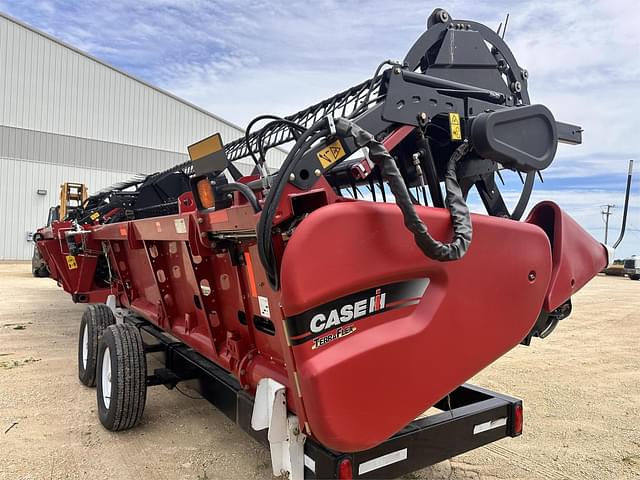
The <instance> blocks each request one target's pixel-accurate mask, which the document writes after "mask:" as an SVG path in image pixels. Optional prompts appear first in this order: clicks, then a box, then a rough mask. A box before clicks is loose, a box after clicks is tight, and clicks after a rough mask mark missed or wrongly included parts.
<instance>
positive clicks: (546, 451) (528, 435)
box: [0, 263, 640, 480]
mask: <svg viewBox="0 0 640 480" xmlns="http://www.w3.org/2000/svg"><path fill="white" fill-rule="evenodd" d="M29 267H30V266H29V265H27V264H6V263H5V264H1V263H0V479H11V480H18V479H58V478H60V479H62V478H65V479H66V478H70V479H76V478H90V479H102V478H118V479H129V478H134V479H142V478H153V479H218V478H219V479H229V478H231V479H235V478H252V479H256V480H258V479H270V478H271V473H270V459H269V452H268V451H267V449H265V448H263V447H262V446H261V445H259V444H257V443H256V442H254V441H253V440H252V439H251V438H249V436H248V435H246V434H245V433H244V432H242V431H241V430H240V429H239V428H237V427H236V426H235V425H234V424H233V423H232V422H230V421H229V420H227V418H226V417H225V416H224V415H223V414H221V413H220V412H218V411H217V410H216V409H215V408H214V407H212V406H211V405H210V404H208V403H207V402H206V401H203V400H195V399H191V398H187V397H185V396H183V395H181V394H180V393H178V392H177V391H175V390H174V391H169V390H166V389H164V388H162V387H156V388H152V389H150V390H149V394H148V400H147V407H146V410H145V413H144V417H143V420H142V424H141V425H140V426H139V427H137V428H135V429H134V430H131V431H129V432H124V433H118V434H114V433H111V432H108V431H106V430H105V429H104V428H102V426H101V425H100V423H99V421H98V419H97V416H96V412H95V409H96V401H95V390H94V389H89V388H86V387H84V386H82V385H81V384H80V383H79V382H78V379H77V373H76V369H77V367H76V355H77V354H76V343H77V330H78V325H79V320H80V316H81V314H82V312H83V308H84V307H82V306H80V305H74V304H73V303H71V300H70V299H69V297H68V296H67V295H66V294H65V293H64V292H63V291H62V290H61V289H59V288H58V287H56V285H55V283H54V282H52V281H51V280H50V279H46V278H43V279H40V278H32V277H31V275H30V270H29ZM473 382H475V383H477V384H479V385H482V386H485V387H488V388H492V389H496V390H498V391H501V392H504V393H508V394H511V395H513V396H517V397H519V398H522V399H523V400H524V406H525V407H524V412H525V433H524V434H523V435H522V436H521V437H519V438H516V439H504V440H502V441H500V442H497V443H494V444H492V445H489V446H487V447H484V448H480V449H478V450H476V451H473V452H469V453H467V454H465V455H461V456H459V457H456V458H454V459H452V460H451V461H447V462H443V463H441V464H439V465H436V466H434V467H432V468H428V469H425V470H422V471H420V472H416V473H414V474H411V475H409V476H407V477H405V478H411V479H427V478H429V479H435V480H441V479H450V480H454V479H492V478H499V479H564V478H569V479H583V478H594V479H625V478H626V479H630V478H640V282H633V281H630V280H628V279H626V278H620V277H604V276H601V277H598V278H596V279H594V280H593V281H592V283H591V284H590V285H588V286H587V287H585V288H584V289H583V290H582V291H581V292H580V293H578V294H577V295H576V296H575V298H574V313H573V314H572V316H571V317H570V318H569V319H567V320H565V321H563V322H562V323H561V324H560V326H559V327H558V328H557V330H556V332H554V334H553V335H551V337H549V338H548V339H546V340H545V341H539V340H538V341H534V344H533V345H532V347H529V348H526V347H517V348H516V349H514V350H513V351H511V352H510V353H509V354H507V355H506V356H504V357H503V358H501V359H500V360H498V361H497V362H496V363H495V364H493V365H492V366H490V367H489V368H487V369H486V370H485V371H483V372H482V373H481V374H480V375H478V376H477V377H476V378H474V379H473Z"/></svg>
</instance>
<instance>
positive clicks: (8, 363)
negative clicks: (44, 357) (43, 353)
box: [0, 357, 41, 370]
mask: <svg viewBox="0 0 640 480" xmlns="http://www.w3.org/2000/svg"><path fill="white" fill-rule="evenodd" d="M40 360H41V359H40V358H33V357H29V358H25V359H24V360H4V361H2V362H0V368H2V369H3V370H11V369H12V368H18V367H24V366H25V365H28V364H29V363H35V362H39V361H40Z"/></svg>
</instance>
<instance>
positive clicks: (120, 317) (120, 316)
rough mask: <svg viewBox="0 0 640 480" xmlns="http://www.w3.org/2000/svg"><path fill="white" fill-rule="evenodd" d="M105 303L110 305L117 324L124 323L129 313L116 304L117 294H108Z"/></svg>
mask: <svg viewBox="0 0 640 480" xmlns="http://www.w3.org/2000/svg"><path fill="white" fill-rule="evenodd" d="M104 303H105V305H106V306H107V307H109V310H111V312H112V313H113V316H114V317H115V319H116V324H118V325H120V324H121V323H123V322H124V317H125V315H126V314H127V311H126V310H124V309H122V308H118V307H117V306H116V296H115V295H113V294H111V295H108V296H107V301H106V302H104Z"/></svg>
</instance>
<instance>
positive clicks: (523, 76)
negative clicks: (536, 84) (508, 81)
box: [522, 68, 529, 79]
mask: <svg viewBox="0 0 640 480" xmlns="http://www.w3.org/2000/svg"><path fill="white" fill-rule="evenodd" d="M522 78H525V79H526V78H529V71H528V70H527V69H526V68H525V69H523V70H522Z"/></svg>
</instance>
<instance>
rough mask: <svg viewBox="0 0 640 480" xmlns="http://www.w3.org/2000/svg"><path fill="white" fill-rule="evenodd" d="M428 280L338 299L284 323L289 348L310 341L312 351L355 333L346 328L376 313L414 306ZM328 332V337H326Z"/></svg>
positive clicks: (351, 328) (400, 283)
mask: <svg viewBox="0 0 640 480" xmlns="http://www.w3.org/2000/svg"><path fill="white" fill-rule="evenodd" d="M427 285H429V279H428V278H420V279H415V280H408V281H405V282H398V283H391V284H388V285H383V286H381V287H375V288H370V289H368V290H363V291H361V292H358V293H354V294H352V295H348V296H346V297H342V298H339V299H337V300H334V301H332V302H329V303H325V304H324V305H320V306H319V307H316V308H313V309H311V310H307V311H306V312H304V313H301V314H299V315H295V316H293V317H289V318H288V319H287V330H288V333H289V338H291V343H292V345H299V344H301V343H304V342H307V341H309V340H313V341H314V342H313V346H312V348H313V349H316V348H318V347H321V346H323V345H326V344H327V343H329V342H331V341H333V340H335V339H337V338H342V337H345V336H347V335H350V334H351V333H353V332H355V330H356V328H355V327H353V326H351V325H349V324H350V323H352V322H355V321H356V320H362V319H365V318H367V317H370V316H372V315H376V314H378V313H382V312H386V311H389V310H394V309H396V308H403V307H409V306H412V305H417V304H418V302H419V301H420V298H422V295H423V294H424V291H425V290H426V288H427ZM329 332H331V333H329Z"/></svg>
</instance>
